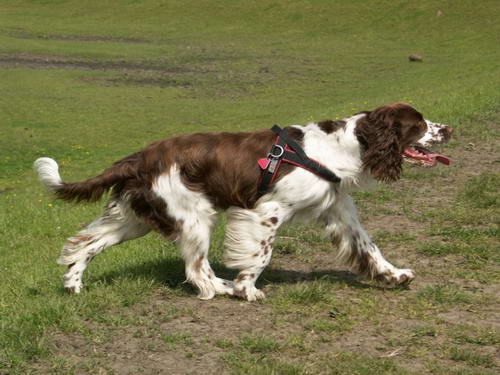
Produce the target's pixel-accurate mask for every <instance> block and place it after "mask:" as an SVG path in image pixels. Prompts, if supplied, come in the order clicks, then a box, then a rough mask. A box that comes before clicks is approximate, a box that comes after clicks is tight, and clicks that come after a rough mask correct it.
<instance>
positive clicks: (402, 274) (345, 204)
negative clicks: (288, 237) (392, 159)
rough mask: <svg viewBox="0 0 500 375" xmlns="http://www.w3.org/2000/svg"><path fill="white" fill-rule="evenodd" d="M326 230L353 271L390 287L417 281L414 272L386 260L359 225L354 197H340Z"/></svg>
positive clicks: (341, 256)
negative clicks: (397, 266)
mask: <svg viewBox="0 0 500 375" xmlns="http://www.w3.org/2000/svg"><path fill="white" fill-rule="evenodd" d="M326 231H327V233H328V235H329V236H330V238H331V240H332V242H333V244H334V246H336V247H338V249H339V258H340V259H341V260H342V261H343V262H344V263H345V264H347V265H348V266H349V267H350V268H351V270H352V271H353V272H355V273H357V274H359V275H361V276H364V277H366V278H369V279H374V280H378V281H381V282H384V283H386V284H389V285H400V284H409V283H410V282H411V281H412V280H413V279H414V278H415V275H414V273H413V271H412V270H410V269H399V268H396V267H394V266H393V265H392V264H391V263H389V262H388V261H387V260H385V258H384V257H383V255H382V253H381V252H380V250H379V248H378V247H377V245H375V244H374V243H373V242H372V240H371V239H370V237H369V236H368V234H367V233H366V231H365V230H364V229H363V227H362V226H361V224H360V223H359V220H358V216H357V213H356V207H355V205H354V202H353V200H352V198H351V197H350V196H348V195H344V196H340V197H339V199H338V200H337V202H336V204H335V206H334V207H333V209H332V210H331V211H330V213H329V215H328V218H327V224H326Z"/></svg>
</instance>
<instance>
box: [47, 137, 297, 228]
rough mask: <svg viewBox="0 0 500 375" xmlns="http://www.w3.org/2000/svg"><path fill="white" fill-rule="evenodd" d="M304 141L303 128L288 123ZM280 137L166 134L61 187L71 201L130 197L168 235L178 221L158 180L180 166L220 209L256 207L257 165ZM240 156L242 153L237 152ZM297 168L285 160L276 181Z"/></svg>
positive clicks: (190, 184) (183, 175) (63, 196)
mask: <svg viewBox="0 0 500 375" xmlns="http://www.w3.org/2000/svg"><path fill="white" fill-rule="evenodd" d="M286 129H287V130H288V133H289V135H290V137H291V138H293V139H295V140H296V141H297V142H299V143H301V142H302V139H303V133H302V131H301V130H300V129H297V128H293V127H287V128H286ZM275 139H276V134H274V133H273V132H272V131H271V130H264V131H259V132H253V133H195V134H188V135H181V136H177V137H173V138H168V139H164V140H161V141H158V142H155V143H153V144H151V145H149V146H148V147H147V148H145V149H144V150H142V151H140V152H137V153H135V154H132V155H130V156H127V157H125V158H123V159H121V160H119V161H117V162H116V163H115V164H114V165H113V166H111V167H110V168H108V169H106V170H105V171H104V172H103V173H101V174H100V175H98V176H96V177H93V178H91V179H88V180H86V181H83V182H78V183H63V184H62V185H61V187H59V188H58V189H57V191H56V195H57V197H58V198H60V199H64V200H68V201H77V202H79V201H96V200H98V199H99V198H100V197H101V196H102V195H103V194H104V193H105V192H106V191H109V190H111V189H112V190H113V196H114V197H116V198H120V197H122V196H126V197H127V198H129V200H130V203H131V206H132V209H133V210H134V211H135V212H136V213H137V214H138V216H140V217H141V218H142V219H144V220H145V221H146V222H147V223H148V224H150V225H151V226H152V227H153V228H154V229H156V230H157V231H160V232H161V233H163V234H168V233H170V232H172V231H173V230H174V229H175V228H174V225H175V224H174V223H175V221H174V220H173V219H172V218H169V217H168V216H166V214H165V212H166V204H165V202H164V201H163V200H162V199H160V198H158V197H157V196H156V195H155V194H153V193H152V192H151V187H152V184H153V182H154V181H155V179H156V178H157V177H158V176H160V175H161V174H164V173H167V172H168V171H170V169H171V167H172V165H174V164H175V165H176V166H177V167H178V168H179V170H180V173H181V178H182V180H183V182H184V183H185V184H186V186H187V187H188V188H189V189H190V190H194V191H201V192H203V193H205V194H206V195H207V196H208V197H209V198H210V199H211V201H212V202H213V203H214V205H215V206H216V207H218V208H227V207H229V206H237V207H243V208H252V207H253V206H254V204H255V202H256V201H257V199H258V198H259V197H260V196H259V194H258V192H257V181H258V180H259V177H260V175H261V170H260V168H259V166H258V164H257V160H258V159H259V158H263V157H265V156H266V155H267V153H268V152H269V150H270V148H271V146H272V145H273V143H274V141H275ZM235 155H237V156H238V157H235ZM295 168H296V167H295V166H293V165H290V164H283V165H282V166H281V167H280V168H279V171H278V173H277V176H276V178H275V181H279V180H280V179H281V178H282V177H283V176H285V175H287V174H288V173H290V172H291V171H293V170H294V169H295Z"/></svg>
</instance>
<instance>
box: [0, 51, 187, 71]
mask: <svg viewBox="0 0 500 375" xmlns="http://www.w3.org/2000/svg"><path fill="white" fill-rule="evenodd" d="M0 65H4V66H7V67H8V66H11V67H23V68H30V69H67V70H98V71H118V72H120V71H124V70H136V71H151V72H167V73H187V72H192V71H193V70H192V69H188V68H186V67H183V66H173V65H171V64H169V63H168V62H167V61H151V62H141V63H130V62H126V61H97V60H89V59H76V58H67V57H61V56H52V55H35V54H30V53H18V54H12V55H1V56H0Z"/></svg>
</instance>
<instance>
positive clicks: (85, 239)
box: [68, 234, 92, 245]
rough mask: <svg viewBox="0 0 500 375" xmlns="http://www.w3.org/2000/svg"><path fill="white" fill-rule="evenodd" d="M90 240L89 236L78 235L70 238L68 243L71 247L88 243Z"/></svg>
mask: <svg viewBox="0 0 500 375" xmlns="http://www.w3.org/2000/svg"><path fill="white" fill-rule="evenodd" d="M90 240H92V236H91V235H90V234H78V235H76V236H75V237H72V238H70V239H69V240H68V242H69V243H70V244H72V245H78V244H79V243H82V242H88V241H90Z"/></svg>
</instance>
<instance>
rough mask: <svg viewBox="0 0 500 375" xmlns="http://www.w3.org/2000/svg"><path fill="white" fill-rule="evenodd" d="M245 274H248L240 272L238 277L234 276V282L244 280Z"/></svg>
mask: <svg viewBox="0 0 500 375" xmlns="http://www.w3.org/2000/svg"><path fill="white" fill-rule="evenodd" d="M247 276H248V275H247V274H246V273H240V274H239V275H238V277H237V278H236V282H237V283H239V282H240V281H243V280H245V279H246V278H247Z"/></svg>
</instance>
